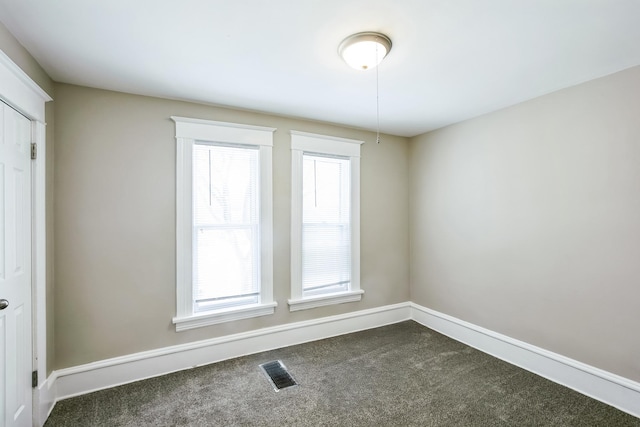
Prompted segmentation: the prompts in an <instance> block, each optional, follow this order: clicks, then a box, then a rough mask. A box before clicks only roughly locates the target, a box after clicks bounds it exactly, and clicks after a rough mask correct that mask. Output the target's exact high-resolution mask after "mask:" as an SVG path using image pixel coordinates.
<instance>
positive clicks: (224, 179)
mask: <svg viewBox="0 0 640 427" xmlns="http://www.w3.org/2000/svg"><path fill="white" fill-rule="evenodd" d="M193 153H194V154H193V156H194V159H193V160H194V161H193V177H194V183H193V193H194V194H193V203H194V206H193V218H194V221H193V225H194V230H193V232H194V236H193V242H194V243H193V244H194V248H193V255H194V256H193V264H194V265H193V279H194V280H193V282H194V289H193V296H194V311H196V312H197V311H206V310H212V309H217V308H223V307H228V306H232V305H241V304H247V303H257V302H259V287H258V278H259V276H260V274H259V265H260V264H259V242H260V239H259V235H260V231H259V221H258V217H259V191H258V188H259V187H258V184H259V183H258V179H259V170H258V165H259V163H258V162H259V151H258V150H257V149H253V148H245V147H229V146H220V145H207V144H195V145H194V150H193Z"/></svg>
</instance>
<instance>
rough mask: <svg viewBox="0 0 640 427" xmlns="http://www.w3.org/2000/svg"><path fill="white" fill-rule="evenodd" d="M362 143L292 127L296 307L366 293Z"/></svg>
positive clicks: (293, 301)
mask: <svg viewBox="0 0 640 427" xmlns="http://www.w3.org/2000/svg"><path fill="white" fill-rule="evenodd" d="M361 144H362V141H356V140H351V139H344V138H336V137H330V136H323V135H316V134H309V133H304V132H297V131H291V191H292V194H291V201H292V205H291V299H290V300H289V309H290V310H291V311H296V310H303V309H307V308H313V307H319V306H323V305H329V304H337V303H344V302H353V301H359V300H360V299H361V298H362V294H363V292H364V291H363V290H361V289H360V145H361Z"/></svg>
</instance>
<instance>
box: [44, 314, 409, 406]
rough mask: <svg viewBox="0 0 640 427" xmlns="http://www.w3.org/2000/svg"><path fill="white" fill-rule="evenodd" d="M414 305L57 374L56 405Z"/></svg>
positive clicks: (372, 322)
mask: <svg viewBox="0 0 640 427" xmlns="http://www.w3.org/2000/svg"><path fill="white" fill-rule="evenodd" d="M410 318H411V307H410V303H408V302H407V303H401V304H395V305H389V306H384V307H379V308H373V309H369V310H362V311H356V312H352V313H347V314H342V315H338V316H330V317H324V318H321V319H314V320H309V321H304V322H297V323H288V324H285V325H280V326H275V327H271V328H264V329H258V330H255V331H250V332H244V333H240V334H234V335H227V336H224V337H220V338H213V339H210V340H204V341H198V342H193V343H188V344H181V345H176V346H172V347H165V348H161V349H158V350H151V351H144V352H141V353H135V354H130V355H127V356H121V357H115V358H113V359H107V360H102V361H99V362H94V363H88V364H86V365H80V366H74V367H72V368H66V369H61V370H58V371H55V372H54V375H52V377H54V378H55V386H56V400H62V399H66V398H69V397H73V396H78V395H81V394H86V393H90V392H92V391H97V390H102V389H105V388H110V387H115V386H118V385H122V384H126V383H130V382H133V381H139V380H142V379H145V378H151V377H157V376H159V375H164V374H168V373H171V372H176V371H181V370H184V369H189V368H193V367H196V366H201V365H207V364H210V363H215V362H220V361H222V360H226V359H231V358H234V357H240V356H246V355H248V354H253V353H259V352H262V351H267V350H273V349H276V348H282V347H287V346H291V345H296V344H302V343H305V342H309V341H316V340H320V339H324V338H330V337H333V336H337V335H343V334H348V333H351V332H357V331H361V330H365V329H371V328H377V327H379V326H384V325H389V324H392V323H398V322H402V321H405V320H410Z"/></svg>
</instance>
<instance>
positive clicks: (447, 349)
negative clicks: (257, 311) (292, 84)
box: [46, 321, 640, 427]
mask: <svg viewBox="0 0 640 427" xmlns="http://www.w3.org/2000/svg"><path fill="white" fill-rule="evenodd" d="M277 359H280V360H282V361H283V363H284V364H285V365H286V366H287V368H288V369H289V371H290V372H291V374H292V375H293V377H294V378H295V379H296V381H297V382H298V383H299V385H298V386H295V387H291V388H287V389H284V390H281V391H279V392H277V393H276V392H274V390H273V388H272V386H271V384H270V383H269V381H268V380H267V378H266V377H265V375H264V373H263V372H262V371H261V370H260V368H259V367H258V365H259V364H261V363H264V362H268V361H272V360H277ZM46 426H47V427H53V426H83V427H84V426H639V427H640V419H638V418H635V417H632V416H631V415H628V414H625V413H624V412H621V411H619V410H617V409H614V408H612V407H610V406H607V405H605V404H603V403H601V402H598V401H596V400H593V399H591V398H589V397H586V396H583V395H581V394H579V393H577V392H575V391H573V390H570V389H568V388H566V387H562V386H560V385H557V384H555V383H553V382H551V381H548V380H546V379H544V378H541V377H539V376H537V375H534V374H532V373H529V372H527V371H524V370H522V369H520V368H517V367H515V366H512V365H510V364H508V363H505V362H503V361H501V360H498V359H495V358H493V357H491V356H488V355H486V354H484V353H482V352H480V351H478V350H475V349H473V348H471V347H468V346H466V345H464V344H461V343H459V342H457V341H454V340H452V339H450V338H447V337H445V336H443V335H440V334H438V333H437V332H434V331H432V330H430V329H427V328H425V327H423V326H421V325H419V324H417V323H415V322H411V321H408V322H403V323H399V324H396V325H391V326H385V327H382V328H377V329H371V330H368V331H363V332H358V333H354V334H349V335H343V336H340V337H336V338H330V339H326V340H321V341H316V342H312V343H308V344H302V345H297V346H293V347H287V348H283V349H279V350H273V351H268V352H264V353H260V354H256V355H252V356H246V357H241V358H238V359H232V360H228V361H225V362H220V363H216V364H213V365H209V366H205V367H201V368H196V369H190V370H187V371H182V372H177V373H174V374H170V375H165V376H163V377H159V378H153V379H149V380H145V381H139V382H136V383H133V384H128V385H124V386H120V387H116V388H112V389H109V390H103V391H98V392H95V393H91V394H88V395H84V396H80V397H75V398H72V399H68V400H64V401H61V402H58V404H57V405H56V407H55V408H54V410H53V413H52V414H51V416H50V417H49V420H48V421H47V423H46Z"/></svg>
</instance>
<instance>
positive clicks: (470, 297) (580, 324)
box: [410, 67, 640, 381]
mask: <svg viewBox="0 0 640 427" xmlns="http://www.w3.org/2000/svg"><path fill="white" fill-rule="evenodd" d="M410 156H411V162H410V163H411V167H410V169H411V177H410V182H411V190H410V200H411V204H410V205H411V207H410V229H411V298H412V300H413V301H414V302H416V303H418V304H421V305H424V306H426V307H430V308H432V309H435V310H438V311H440V312H443V313H446V314H449V315H452V316H455V317H458V318H460V319H463V320H466V321H469V322H471V323H474V324H477V325H480V326H483V327H485V328H488V329H491V330H494V331H497V332H500V333H503V334H505V335H508V336H511V337H513V338H517V339H520V340H523V341H525V342H528V343H531V344H534V345H537V346H540V347H542V348H545V349H548V350H551V351H554V352H557V353H559V354H562V355H565V356H568V357H571V358H574V359H577V360H579V361H582V362H585V363H587V364H590V365H593V366H596V367H599V368H602V369H605V370H607V371H610V372H613V373H617V374H620V375H622V376H625V377H627V378H630V379H632V380H635V381H639V380H640V357H639V355H640V340H639V339H638V325H640V309H639V305H638V301H640V67H635V68H632V69H629V70H626V71H623V72H620V73H617V74H613V75H610V76H607V77H604V78H601V79H597V80H594V81H591V82H588V83H585V84H581V85H579V86H575V87H572V88H569V89H565V90H562V91H559V92H555V93H553V94H550V95H546V96H543V97H541V98H537V99H534V100H532V101H529V102H525V103H523V104H519V105H517V106H514V107H511V108H507V109H505V110H501V111H498V112H495V113H492V114H489V115H486V116H483V117H480V118H477V119H474V120H469V121H466V122H463V123H460V124H457V125H453V126H450V127H447V128H444V129H441V130H438V131H435V132H431V133H428V134H425V135H422V136H419V137H416V138H413V139H412V141H411V143H410Z"/></svg>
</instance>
